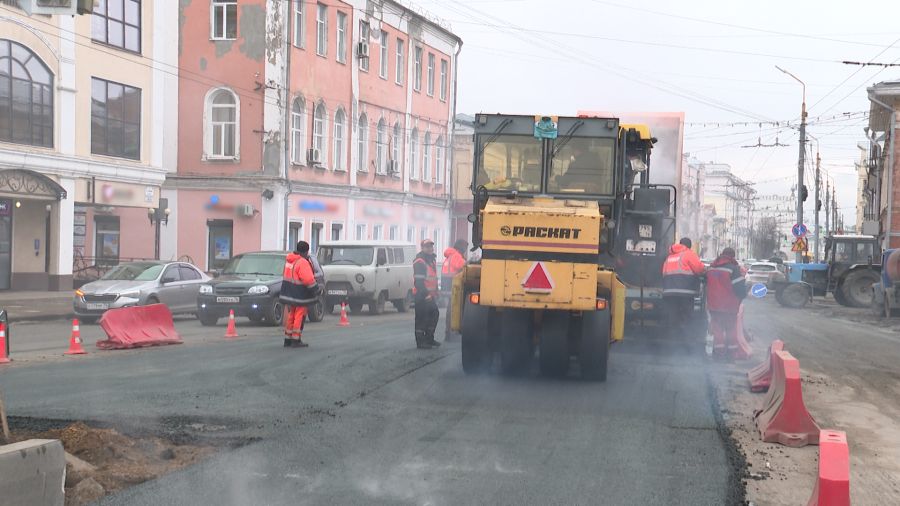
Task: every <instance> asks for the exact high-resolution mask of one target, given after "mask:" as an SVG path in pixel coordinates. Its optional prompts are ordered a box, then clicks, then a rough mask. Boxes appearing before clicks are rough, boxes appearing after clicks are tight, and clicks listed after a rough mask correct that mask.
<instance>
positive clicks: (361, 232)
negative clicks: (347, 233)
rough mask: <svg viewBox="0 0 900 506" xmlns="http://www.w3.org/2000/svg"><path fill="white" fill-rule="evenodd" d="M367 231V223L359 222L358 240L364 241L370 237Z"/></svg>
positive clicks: (357, 228)
mask: <svg viewBox="0 0 900 506" xmlns="http://www.w3.org/2000/svg"><path fill="white" fill-rule="evenodd" d="M367 233H368V230H366V224H365V223H357V224H356V240H358V241H364V240H366V239H368V237H366V234H367Z"/></svg>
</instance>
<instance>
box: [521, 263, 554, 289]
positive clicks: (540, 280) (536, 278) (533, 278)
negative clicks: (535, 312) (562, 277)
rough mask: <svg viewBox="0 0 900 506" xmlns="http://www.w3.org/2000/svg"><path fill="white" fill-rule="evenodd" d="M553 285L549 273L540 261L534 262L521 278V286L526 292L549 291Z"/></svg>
mask: <svg viewBox="0 0 900 506" xmlns="http://www.w3.org/2000/svg"><path fill="white" fill-rule="evenodd" d="M555 286H556V285H555V284H554V283H553V279H552V278H551V277H550V273H549V272H547V269H546V268H545V267H544V264H543V263H541V262H535V263H534V265H532V266H531V269H529V270H528V273H527V274H525V279H523V280H522V288H524V289H525V291H526V292H537V293H550V292H551V291H553V288H554V287H555Z"/></svg>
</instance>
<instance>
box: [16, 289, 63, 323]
mask: <svg viewBox="0 0 900 506" xmlns="http://www.w3.org/2000/svg"><path fill="white" fill-rule="evenodd" d="M73 297H74V295H73V291H72V290H65V291H61V292H49V291H34V292H13V291H4V292H0V309H5V310H6V312H7V314H8V315H9V321H11V322H21V321H34V320H56V319H63V318H72V317H73V312H72V299H73Z"/></svg>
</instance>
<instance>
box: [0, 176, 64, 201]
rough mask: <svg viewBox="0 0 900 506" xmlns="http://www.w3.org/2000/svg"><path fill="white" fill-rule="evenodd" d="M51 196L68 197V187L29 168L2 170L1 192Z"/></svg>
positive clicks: (38, 196) (51, 197) (57, 198)
mask: <svg viewBox="0 0 900 506" xmlns="http://www.w3.org/2000/svg"><path fill="white" fill-rule="evenodd" d="M4 193H5V194H11V195H15V196H28V197H35V198H44V199H47V198H50V199H55V200H62V199H64V198H66V189H65V188H63V187H62V186H60V184H59V183H57V182H56V181H54V180H53V179H51V178H49V177H47V176H45V175H44V174H41V173H40V172H35V171H33V170H27V169H7V170H0V194H4Z"/></svg>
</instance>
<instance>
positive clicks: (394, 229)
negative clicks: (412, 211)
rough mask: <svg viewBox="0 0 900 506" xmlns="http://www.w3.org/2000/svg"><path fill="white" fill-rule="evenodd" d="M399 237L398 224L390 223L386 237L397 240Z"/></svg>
mask: <svg viewBox="0 0 900 506" xmlns="http://www.w3.org/2000/svg"><path fill="white" fill-rule="evenodd" d="M399 238H400V227H399V226H398V225H391V228H389V229H388V239H390V240H391V241H397V240H399Z"/></svg>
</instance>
